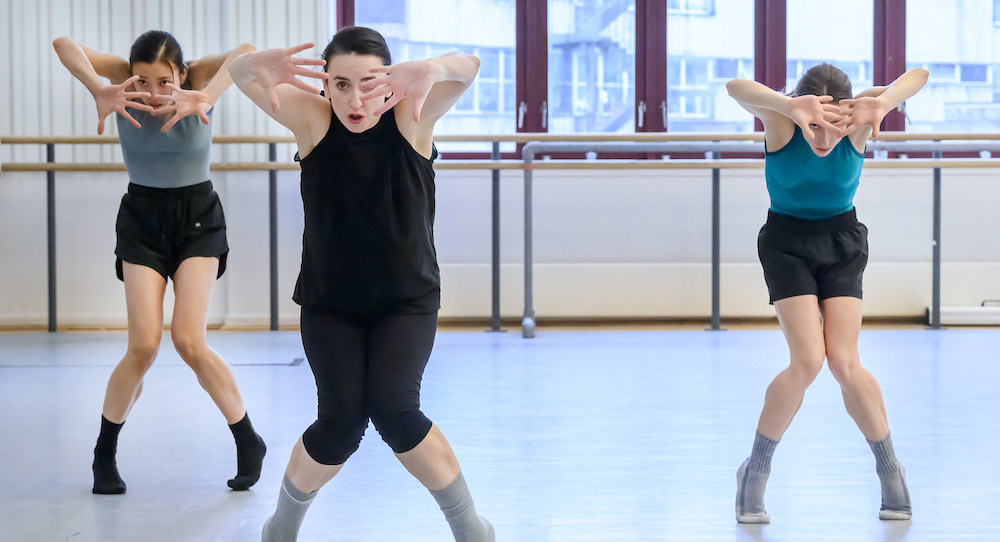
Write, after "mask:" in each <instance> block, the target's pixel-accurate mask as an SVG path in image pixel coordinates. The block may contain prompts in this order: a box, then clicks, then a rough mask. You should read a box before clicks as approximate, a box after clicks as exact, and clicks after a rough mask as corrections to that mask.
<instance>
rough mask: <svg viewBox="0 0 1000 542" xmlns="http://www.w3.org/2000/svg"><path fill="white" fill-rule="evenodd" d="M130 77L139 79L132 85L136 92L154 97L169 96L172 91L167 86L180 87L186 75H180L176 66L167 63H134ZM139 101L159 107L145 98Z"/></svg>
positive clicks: (155, 102) (154, 101) (156, 103)
mask: <svg viewBox="0 0 1000 542" xmlns="http://www.w3.org/2000/svg"><path fill="white" fill-rule="evenodd" d="M132 75H138V76H139V79H137V80H136V82H135V83H133V84H132V86H133V87H135V91H136V92H148V93H150V94H151V95H153V96H154V97H155V96H162V95H167V96H169V95H170V93H171V92H173V90H172V89H171V88H170V87H168V86H167V84H168V83H173V84H175V85H177V86H180V85H181V84H182V83H183V82H184V79H185V77H186V75H187V73H184V74H183V75H182V74H181V73H179V72H178V70H177V67H176V66H174V65H173V64H170V63H168V62H156V63H153V64H147V63H145V62H136V63H135V64H133V65H132ZM141 100H142V103H144V104H146V105H161V104H160V103H159V102H157V101H156V100H149V99H146V98H141Z"/></svg>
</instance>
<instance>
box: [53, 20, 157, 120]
mask: <svg viewBox="0 0 1000 542" xmlns="http://www.w3.org/2000/svg"><path fill="white" fill-rule="evenodd" d="M52 47H54V48H55V50H56V54H57V55H59V60H60V61H61V62H62V63H63V65H64V66H66V68H67V69H69V71H70V73H72V74H73V76H74V77H76V78H77V79H79V80H80V82H81V83H83V84H84V86H86V87H87V90H89V91H90V93H91V94H92V95H93V96H94V101H95V102H97V118H98V123H97V133H98V134H103V133H104V119H105V118H106V117H107V116H108V115H110V114H111V113H113V112H116V113H118V114H119V115H122V116H123V117H124V118H126V119H127V120H128V121H129V122H131V123H132V124H133V125H135V126H136V127H138V126H139V123H138V121H136V120H135V119H134V118H132V115H129V114H128V111H126V110H125V108H126V107H129V108H132V109H141V110H143V111H152V110H153V108H152V107H150V106H148V105H146V104H143V103H139V102H133V101H131V100H133V99H135V98H149V93H148V92H127V91H126V89H127V88H128V87H129V86H130V85H131V84H132V82H134V81H135V80H136V79H138V77H129V76H128V74H129V69H128V62H126V61H125V60H124V59H123V58H121V57H118V56H115V55H109V54H105V53H99V52H97V51H94V50H93V49H90V48H87V47H83V46H81V45H79V44H77V43H76V42H75V41H73V40H71V39H69V38H67V37H62V38H56V40H55V41H53V42H52ZM102 76H103V77H107V78H108V79H110V80H111V83H112V84H110V85H105V84H104V81H101V77H102Z"/></svg>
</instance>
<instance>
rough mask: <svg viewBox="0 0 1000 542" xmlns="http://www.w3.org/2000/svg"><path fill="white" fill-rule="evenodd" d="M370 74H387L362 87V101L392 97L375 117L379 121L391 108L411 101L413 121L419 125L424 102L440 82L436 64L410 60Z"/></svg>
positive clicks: (382, 67) (379, 109) (384, 67)
mask: <svg viewBox="0 0 1000 542" xmlns="http://www.w3.org/2000/svg"><path fill="white" fill-rule="evenodd" d="M368 71H369V72H371V73H384V74H385V75H383V76H381V77H377V78H375V79H374V80H372V81H365V82H364V83H362V84H361V90H362V91H364V92H365V93H364V94H362V95H361V100H362V101H364V100H370V99H372V98H374V97H376V96H383V95H386V94H389V93H390V92H391V93H392V97H390V98H389V100H388V101H387V102H385V103H384V104H382V107H380V108H378V110H377V111H375V113H373V115H374V116H376V117H378V116H379V115H381V114H382V113H385V112H386V111H388V110H389V109H392V106H394V105H396V104H397V103H399V101H400V100H402V99H403V98H409V99H411V100H412V101H413V121H414V122H419V121H420V108H422V107H423V105H424V100H426V99H427V95H428V94H430V92H431V87H433V86H434V83H435V82H436V81H437V78H436V77H435V66H434V64H433V62H431V61H428V60H411V61H409V62H401V63H399V64H395V65H392V66H379V67H377V68H371V69H370V70H368Z"/></svg>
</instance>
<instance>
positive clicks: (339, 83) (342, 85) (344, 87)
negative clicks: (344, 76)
mask: <svg viewBox="0 0 1000 542" xmlns="http://www.w3.org/2000/svg"><path fill="white" fill-rule="evenodd" d="M337 90H347V81H337Z"/></svg>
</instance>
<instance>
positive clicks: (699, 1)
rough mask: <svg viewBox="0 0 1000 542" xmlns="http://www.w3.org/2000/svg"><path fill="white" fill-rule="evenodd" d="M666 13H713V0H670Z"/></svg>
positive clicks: (703, 14)
mask: <svg viewBox="0 0 1000 542" xmlns="http://www.w3.org/2000/svg"><path fill="white" fill-rule="evenodd" d="M667 13H668V15H675V14H676V15H702V16H705V15H714V14H715V0H670V1H669V2H668V3H667Z"/></svg>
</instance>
